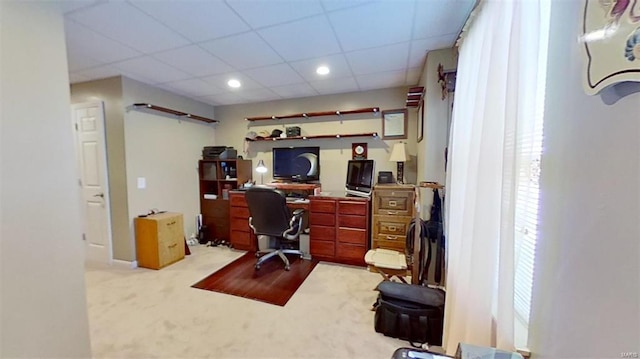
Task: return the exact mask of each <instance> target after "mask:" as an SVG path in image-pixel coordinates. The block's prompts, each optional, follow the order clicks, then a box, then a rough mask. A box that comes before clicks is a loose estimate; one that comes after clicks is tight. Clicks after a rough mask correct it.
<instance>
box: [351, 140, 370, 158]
mask: <svg viewBox="0 0 640 359" xmlns="http://www.w3.org/2000/svg"><path fill="white" fill-rule="evenodd" d="M351 158H353V159H354V160H366V159H367V144H366V143H352V144H351Z"/></svg>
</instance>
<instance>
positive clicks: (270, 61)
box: [200, 33, 282, 70]
mask: <svg viewBox="0 0 640 359" xmlns="http://www.w3.org/2000/svg"><path fill="white" fill-rule="evenodd" d="M200 46H201V47H202V48H204V49H205V50H207V51H209V52H210V53H212V54H214V55H216V56H217V57H219V58H221V59H222V60H223V61H225V62H226V63H228V64H232V65H233V66H235V67H236V68H237V69H239V70H244V69H249V68H255V67H262V66H267V65H274V64H278V63H281V62H282V58H281V57H280V56H279V55H278V54H277V53H275V52H274V51H273V50H272V49H271V47H269V45H267V43H265V42H264V41H263V40H262V39H261V38H260V37H259V36H258V35H257V34H255V33H246V34H242V35H235V36H230V37H225V38H224V39H218V40H213V41H208V42H204V43H202V44H200Z"/></svg>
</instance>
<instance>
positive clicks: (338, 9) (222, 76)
mask: <svg viewBox="0 0 640 359" xmlns="http://www.w3.org/2000/svg"><path fill="white" fill-rule="evenodd" d="M474 3H475V0H381V1H364V0H225V1H222V0H206V1H204V0H200V1H191V0H179V1H175V0H174V1H168V0H166V1H163V0H153V1H150V0H128V1H104V0H94V1H82V0H74V1H60V4H61V7H62V10H63V12H64V14H65V15H64V16H65V30H66V41H67V52H68V61H69V76H70V79H71V82H72V83H77V82H84V81H89V80H94V79H100V78H105V77H111V76H117V75H124V76H127V77H130V78H133V79H136V80H139V81H141V82H144V83H147V84H149V85H153V86H155V87H159V88H162V89H165V90H168V91H171V92H174V93H178V94H181V95H184V96H187V97H190V98H193V99H196V100H198V101H201V102H205V103H209V104H212V105H227V104H237V103H248V102H260V101H270V100H277V99H287V98H296V97H306V96H315V95H326V94H337V93H344V92H353V91H365V90H372V89H381V88H388V87H397V86H411V85H415V84H417V82H418V80H419V76H420V72H421V71H422V65H423V63H424V59H425V56H426V53H427V51H429V50H435V49H441V48H446V47H451V46H452V45H453V44H454V42H455V40H456V38H457V35H458V33H459V32H460V29H461V28H462V26H463V24H464V22H465V20H466V19H467V17H468V15H469V13H470V12H471V9H472V7H473V4H474ZM320 65H325V66H327V67H329V69H330V72H329V74H327V75H324V76H323V75H318V74H317V73H316V69H317V67H318V66H320ZM232 78H233V79H237V80H239V81H240V82H241V87H240V88H231V87H229V86H228V85H227V82H228V81H229V80H230V79H232Z"/></svg>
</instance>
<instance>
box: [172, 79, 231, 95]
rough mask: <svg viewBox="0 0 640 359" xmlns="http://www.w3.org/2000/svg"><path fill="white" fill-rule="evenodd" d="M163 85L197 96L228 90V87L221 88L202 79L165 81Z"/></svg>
mask: <svg viewBox="0 0 640 359" xmlns="http://www.w3.org/2000/svg"><path fill="white" fill-rule="evenodd" d="M162 87H164V88H166V89H174V90H176V91H180V92H182V93H185V94H189V95H191V96H195V97H200V96H208V95H215V94H218V93H222V92H225V91H226V89H220V88H218V87H217V86H214V85H212V84H210V83H207V82H204V81H202V80H200V79H188V80H180V81H172V82H165V83H163V84H162Z"/></svg>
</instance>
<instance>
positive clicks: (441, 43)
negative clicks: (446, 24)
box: [409, 34, 458, 67]
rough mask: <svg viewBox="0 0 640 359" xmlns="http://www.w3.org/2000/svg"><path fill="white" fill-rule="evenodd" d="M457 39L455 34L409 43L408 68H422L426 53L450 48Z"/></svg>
mask: <svg viewBox="0 0 640 359" xmlns="http://www.w3.org/2000/svg"><path fill="white" fill-rule="evenodd" d="M457 37H458V36H457V35H456V34H451V35H444V36H437V37H430V38H427V39H421V40H413V41H411V51H410V52H409V67H418V66H422V64H424V60H425V59H426V56H427V52H428V51H431V50H438V49H445V48H449V47H452V46H453V44H454V42H455V41H456V38H457Z"/></svg>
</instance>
